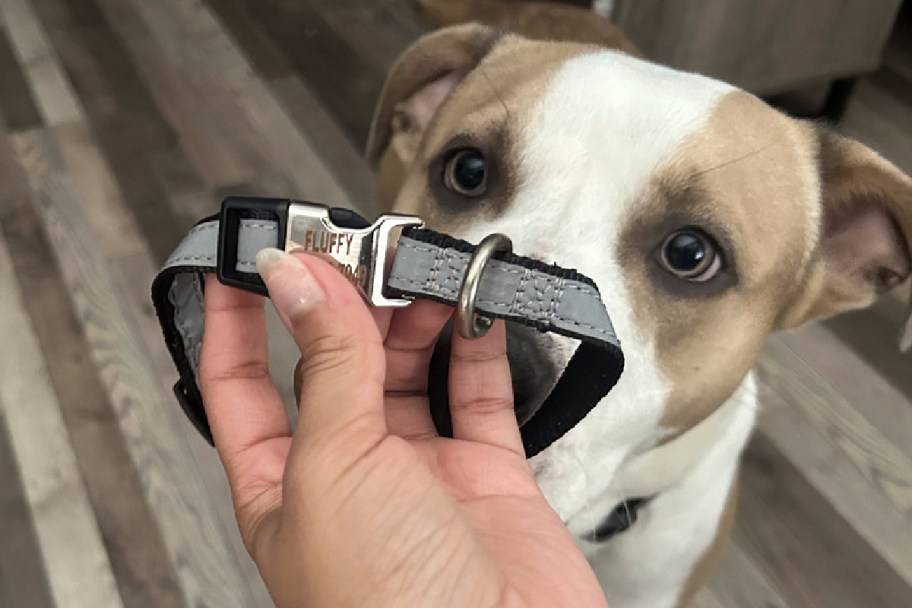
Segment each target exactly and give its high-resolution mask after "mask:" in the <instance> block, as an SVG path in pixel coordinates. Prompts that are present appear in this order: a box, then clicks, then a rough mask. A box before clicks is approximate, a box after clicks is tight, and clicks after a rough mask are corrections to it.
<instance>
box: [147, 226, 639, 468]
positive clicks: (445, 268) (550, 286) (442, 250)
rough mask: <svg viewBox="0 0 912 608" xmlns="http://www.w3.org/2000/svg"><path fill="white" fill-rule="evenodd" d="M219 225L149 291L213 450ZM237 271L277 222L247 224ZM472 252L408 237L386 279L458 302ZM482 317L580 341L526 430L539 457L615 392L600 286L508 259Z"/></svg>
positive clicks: (192, 241)
mask: <svg viewBox="0 0 912 608" xmlns="http://www.w3.org/2000/svg"><path fill="white" fill-rule="evenodd" d="M218 232H219V225H218V219H217V218H209V219H207V220H204V221H203V222H201V223H200V224H198V225H197V226H195V227H194V228H193V229H192V230H191V231H190V233H189V234H188V235H187V237H186V238H185V239H184V240H183V242H182V243H181V244H180V245H179V246H178V248H177V249H176V250H175V251H174V253H173V254H172V255H171V256H170V257H169V258H168V260H167V261H166V262H165V265H164V267H163V268H162V270H161V272H160V273H159V274H158V276H157V277H156V278H155V281H154V282H153V284H152V300H153V303H154V305H155V311H156V314H157V315H158V319H159V322H160V324H161V326H162V331H163V333H164V337H165V341H166V344H167V346H168V350H169V351H170V352H171V356H172V358H173V360H174V363H175V365H176V366H177V369H178V372H179V373H180V379H179V380H178V382H177V384H176V385H175V387H174V390H175V395H176V396H177V398H178V401H179V402H180V404H181V407H182V408H183V409H184V412H185V413H186V414H187V416H188V417H189V418H190V419H191V421H192V422H193V424H194V425H195V426H196V428H197V430H199V432H200V433H201V434H202V435H203V436H204V437H205V438H206V439H207V440H208V441H209V442H210V443H212V435H211V432H210V430H209V424H208V421H207V419H206V413H205V410H204V409H203V405H202V398H201V396H200V392H199V387H198V384H197V378H198V373H199V360H200V348H201V345H202V337H203V276H204V275H205V274H206V273H210V272H214V271H215V269H216V264H217V259H216V251H217V245H218ZM237 243H238V245H237V268H236V270H237V271H238V272H242V273H250V274H253V273H255V272H256V266H255V261H254V260H255V258H256V254H257V252H259V251H260V250H261V249H263V248H266V247H276V246H277V245H278V244H279V243H280V239H279V236H278V224H277V223H276V222H275V221H272V220H266V219H258V218H256V217H252V218H249V219H242V220H241V221H240V225H239V228H238V239H237ZM473 250H474V246H473V245H471V244H470V243H468V242H466V241H461V240H458V239H454V238H452V237H449V236H447V235H443V234H440V233H437V232H434V231H431V230H426V229H416V228H408V229H406V230H404V231H403V234H402V237H401V238H400V239H399V243H398V246H397V249H396V254H395V259H394V261H393V264H392V268H391V270H390V274H389V277H388V280H387V286H388V288H389V289H390V290H391V291H392V292H395V293H397V294H399V295H404V296H406V297H415V298H425V299H431V300H436V301H439V302H444V303H447V304H450V305H453V304H454V303H455V300H456V294H457V292H458V290H459V286H460V284H461V283H462V277H463V274H464V273H465V267H466V264H467V263H468V261H469V259H470V258H471V255H472V252H473ZM476 306H477V310H478V311H480V312H483V313H485V314H486V315H489V316H493V317H497V318H503V319H507V320H510V321H514V322H518V323H522V324H524V325H528V326H531V327H535V328H537V329H539V330H541V331H552V332H555V333H558V334H561V335H564V336H568V337H571V338H576V339H578V340H579V341H580V344H579V346H578V347H577V350H576V352H575V353H574V355H573V357H572V358H571V360H570V362H569V364H568V366H567V368H566V370H565V371H564V373H563V375H562V376H561V378H560V380H559V381H558V383H557V384H556V385H555V386H554V388H553V389H552V391H551V394H550V395H549V396H548V397H547V399H546V400H545V402H544V404H543V405H542V406H541V407H540V408H539V410H538V411H537V412H536V414H535V415H534V416H533V417H532V418H531V419H530V420H529V421H528V422H527V423H526V424H524V425H523V427H522V429H521V431H522V436H523V443H524V446H525V449H526V455H527V456H528V457H532V456H534V455H535V454H537V453H539V452H540V451H542V450H543V449H545V448H546V447H548V446H549V445H551V443H553V442H554V441H555V440H557V439H558V438H560V437H561V436H563V435H564V433H566V432H567V431H568V430H570V429H571V428H573V427H574V426H575V425H576V424H577V423H578V422H579V421H580V420H582V419H583V418H584V417H585V416H586V414H588V413H589V411H591V410H592V408H593V407H595V405H596V404H597V403H598V402H599V401H601V399H602V398H603V397H604V396H605V395H606V394H607V393H608V392H609V391H610V390H611V388H612V387H613V386H614V384H615V383H616V382H617V379H618V377H619V376H620V374H621V371H622V369H623V361H624V360H623V355H622V353H621V349H620V346H619V345H618V341H617V337H616V336H615V334H614V329H613V328H612V326H611V321H610V319H609V317H608V314H607V312H606V311H605V306H604V304H603V303H602V300H601V297H600V295H599V293H598V289H597V288H596V287H595V284H594V283H593V282H592V281H591V280H590V279H588V278H587V277H585V276H583V275H581V274H579V273H577V272H576V271H573V270H568V269H564V268H560V267H558V266H551V265H546V264H543V263H542V262H540V261H537V260H532V259H530V258H524V257H521V256H517V255H513V254H506V255H503V256H501V257H499V258H497V259H492V260H491V261H490V262H489V263H488V265H487V266H486V268H485V271H484V273H483V275H482V277H481V280H480V283H479V289H478V297H477V299H476Z"/></svg>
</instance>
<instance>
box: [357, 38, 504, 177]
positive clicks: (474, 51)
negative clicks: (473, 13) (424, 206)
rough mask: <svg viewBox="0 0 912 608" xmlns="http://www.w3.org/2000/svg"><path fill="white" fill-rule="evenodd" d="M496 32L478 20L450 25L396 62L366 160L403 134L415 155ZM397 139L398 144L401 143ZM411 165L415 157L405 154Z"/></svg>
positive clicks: (376, 116)
mask: <svg viewBox="0 0 912 608" xmlns="http://www.w3.org/2000/svg"><path fill="white" fill-rule="evenodd" d="M497 37H498V34H497V32H495V30H493V29H491V28H489V27H487V26H484V25H479V24H476V23H470V24H466V25H459V26H455V27H449V28H446V29H443V30H440V31H437V32H434V33H431V34H428V35H426V36H423V37H422V38H420V39H419V40H418V41H417V42H415V43H414V44H412V46H410V47H409V48H408V49H406V51H405V52H404V53H403V54H402V55H401V56H400V57H399V59H397V60H396V62H395V63H394V64H393V66H392V67H391V68H390V71H389V74H388V75H387V79H386V84H385V85H384V86H383V92H382V93H381V94H380V102H379V104H378V105H377V109H376V111H375V112H374V119H373V122H372V123H371V128H370V134H369V135H368V139H367V159H368V161H369V162H370V163H371V164H372V165H376V164H377V162H378V161H379V160H380V157H381V155H383V153H384V152H385V151H386V150H387V148H388V147H389V146H390V144H391V142H392V140H393V139H394V138H396V137H397V136H399V135H404V136H406V137H405V139H408V140H409V141H408V142H404V143H403V145H402V146H400V147H403V148H407V147H409V146H406V145H405V143H408V144H410V145H411V147H412V149H411V150H401V151H399V152H400V153H405V154H406V155H409V154H411V155H414V152H415V149H416V148H417V144H418V142H420V140H421V137H422V136H423V135H424V132H425V130H426V129H427V127H428V125H429V124H430V122H431V119H432V118H433V117H434V114H436V113H437V110H438V108H440V106H441V105H442V104H443V102H444V101H446V99H447V98H448V97H449V96H450V93H452V92H453V90H454V89H455V88H456V87H457V86H458V85H459V83H460V82H462V79H463V78H465V76H466V74H468V73H469V72H470V71H472V69H474V68H475V66H477V65H478V64H479V63H480V62H481V60H482V59H484V57H485V55H487V53H488V52H489V51H490V49H491V48H492V46H493V45H494V43H495V41H496V39H497ZM397 143H398V142H397ZM401 160H403V161H404V162H406V163H408V162H410V161H411V158H402V159H401Z"/></svg>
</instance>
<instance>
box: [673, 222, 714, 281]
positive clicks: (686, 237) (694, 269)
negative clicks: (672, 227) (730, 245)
mask: <svg viewBox="0 0 912 608" xmlns="http://www.w3.org/2000/svg"><path fill="white" fill-rule="evenodd" d="M659 260H660V262H661V264H662V266H664V267H665V269H666V270H668V271H669V272H670V273H672V274H673V275H675V276H676V277H678V278H679V279H684V280H685V281H691V282H695V283H703V282H705V281H708V280H710V279H712V278H714V277H715V276H716V275H717V274H718V273H719V271H720V270H721V269H722V256H721V255H720V254H719V251H718V248H717V247H716V244H715V243H714V242H713V240H712V238H710V237H709V236H708V235H707V234H706V233H705V232H703V231H702V230H699V229H697V228H685V229H684V230H678V231H676V232H672V233H671V234H669V235H668V236H667V237H665V241H664V242H663V243H662V246H661V248H660V253H659Z"/></svg>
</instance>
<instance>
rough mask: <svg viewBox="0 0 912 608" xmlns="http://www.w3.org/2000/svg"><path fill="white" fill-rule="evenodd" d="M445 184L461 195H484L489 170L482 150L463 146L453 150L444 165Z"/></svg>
mask: <svg viewBox="0 0 912 608" xmlns="http://www.w3.org/2000/svg"><path fill="white" fill-rule="evenodd" d="M443 185H444V187H446V189H447V190H449V191H451V192H455V193H456V194H459V195H461V196H467V197H470V198H476V197H479V196H481V195H483V194H484V193H485V191H486V190H487V185H488V171H487V164H486V162H485V157H484V154H482V153H481V150H478V149H477V148H462V149H461V150H455V151H454V152H452V153H451V154H450V155H449V157H448V158H447V160H446V163H445V164H444V166H443Z"/></svg>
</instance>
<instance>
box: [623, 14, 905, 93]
mask: <svg viewBox="0 0 912 608" xmlns="http://www.w3.org/2000/svg"><path fill="white" fill-rule="evenodd" d="M901 3H902V1H901V0H615V2H614V5H613V7H612V8H611V18H612V20H613V21H614V22H615V23H617V24H618V25H619V26H620V27H621V29H622V30H623V31H624V32H625V33H626V34H627V36H629V37H630V39H631V40H633V41H634V42H635V43H636V44H637V45H639V47H640V48H641V49H643V51H644V52H645V53H646V55H647V56H648V57H650V58H651V59H654V60H655V61H658V62H660V63H664V64H667V65H671V66H674V67H677V68H680V69H686V70H692V71H696V72H701V73H704V74H708V75H711V76H714V77H717V78H720V79H722V80H726V81H728V82H731V83H733V84H736V85H738V86H740V87H742V88H745V89H748V90H750V91H753V92H755V93H757V94H760V95H771V94H776V93H780V92H784V91H789V90H793V89H797V88H800V87H803V86H806V85H809V84H814V83H819V82H825V81H831V80H836V79H842V78H849V77H854V76H857V75H860V74H864V73H866V72H870V71H873V70H874V69H876V68H877V66H878V65H879V64H880V59H881V52H882V51H883V47H884V44H885V43H886V41H887V38H888V37H889V35H890V32H891V30H892V27H893V23H894V21H895V19H896V15H897V13H898V11H899V8H900V5H901Z"/></svg>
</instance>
